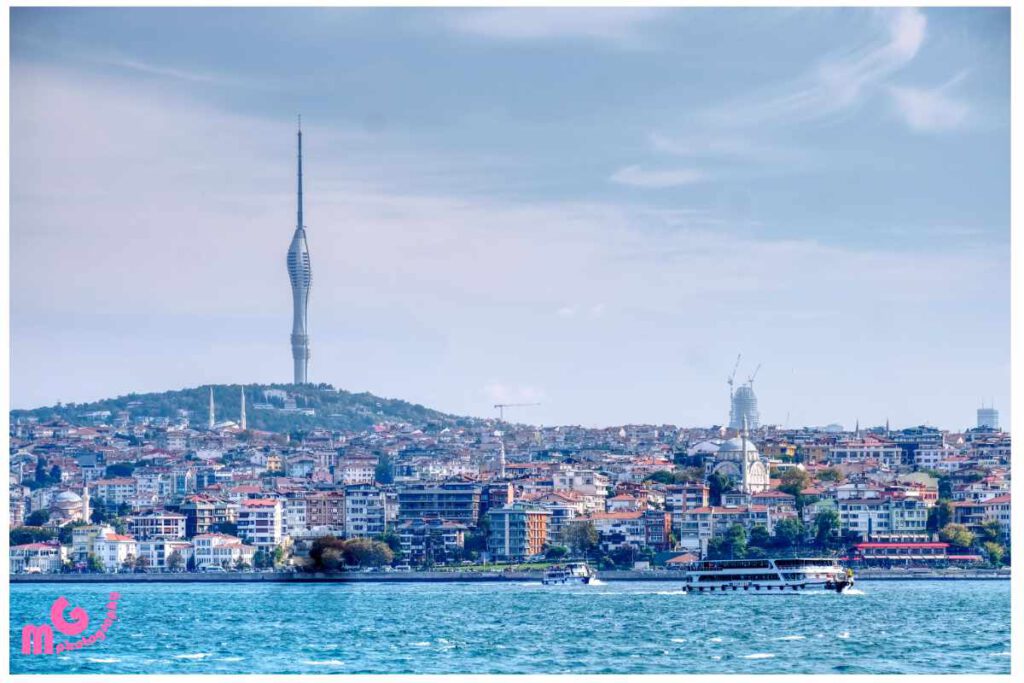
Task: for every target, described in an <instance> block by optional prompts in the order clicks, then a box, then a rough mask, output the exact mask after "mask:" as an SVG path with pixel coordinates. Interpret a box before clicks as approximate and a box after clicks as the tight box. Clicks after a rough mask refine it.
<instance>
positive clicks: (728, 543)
mask: <svg viewBox="0 0 1024 683" xmlns="http://www.w3.org/2000/svg"><path fill="white" fill-rule="evenodd" d="M725 549H726V550H727V551H728V553H729V556H730V557H738V558H742V557H743V556H744V555H745V554H746V552H747V530H746V529H744V528H743V525H742V524H733V525H732V526H731V527H729V529H728V531H726V532H725Z"/></svg>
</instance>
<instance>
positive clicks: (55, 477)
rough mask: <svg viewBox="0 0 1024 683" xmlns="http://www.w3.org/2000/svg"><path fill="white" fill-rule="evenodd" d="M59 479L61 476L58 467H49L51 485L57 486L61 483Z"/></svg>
mask: <svg viewBox="0 0 1024 683" xmlns="http://www.w3.org/2000/svg"><path fill="white" fill-rule="evenodd" d="M61 478H62V475H61V471H60V467H59V466H57V465H54V466H53V467H51V468H50V483H51V484H59V483H60V482H61Z"/></svg>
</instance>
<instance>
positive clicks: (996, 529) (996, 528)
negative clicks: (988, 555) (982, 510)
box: [981, 519, 1003, 544]
mask: <svg viewBox="0 0 1024 683" xmlns="http://www.w3.org/2000/svg"><path fill="white" fill-rule="evenodd" d="M1002 537H1003V525H1002V524H1000V523H999V520H997V519H990V520H988V521H987V522H984V523H982V525H981V540H982V541H984V542H986V543H996V544H998V543H999V541H1000V540H1001V539H1002Z"/></svg>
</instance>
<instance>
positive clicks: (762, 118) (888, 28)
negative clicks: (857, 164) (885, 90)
mask: <svg viewBox="0 0 1024 683" xmlns="http://www.w3.org/2000/svg"><path fill="white" fill-rule="evenodd" d="M876 16H878V17H880V18H881V19H882V22H883V27H884V33H883V35H882V36H881V37H880V38H879V39H878V40H875V41H873V42H872V43H870V44H868V45H864V46H862V47H860V48H857V49H854V50H851V51H847V52H846V53H845V54H842V55H836V56H832V57H829V58H826V59H824V60H822V61H821V62H820V63H819V64H818V65H817V66H816V67H815V68H814V69H813V70H812V71H811V72H809V73H807V74H805V75H803V76H802V77H800V78H798V79H797V80H796V81H792V82H789V83H785V84H783V85H781V86H779V87H777V88H776V92H774V93H773V92H770V91H769V92H767V93H762V94H761V95H759V96H756V97H751V98H747V99H744V100H740V101H736V102H733V103H731V104H729V105H727V106H720V107H715V108H713V109H712V110H710V111H708V112H706V117H707V118H708V119H709V120H710V121H714V122H716V123H724V124H729V125H741V126H748V125H749V126H754V125H759V124H764V123H789V124H793V123H802V122H807V121H813V120H816V119H822V118H826V117H830V116H834V115H837V114H839V113H842V112H844V111H845V110H848V109H850V108H851V107H853V106H855V105H857V104H859V103H860V102H861V101H862V100H863V99H864V97H865V96H866V95H867V94H868V93H870V92H872V90H873V88H875V86H877V85H879V84H880V83H881V82H883V81H884V79H886V78H887V77H889V76H891V75H892V74H894V73H896V72H897V71H899V70H900V69H902V68H903V67H904V66H906V65H907V64H908V63H910V62H911V60H913V59H914V57H915V56H917V53H918V51H919V50H920V49H921V46H922V45H923V44H924V40H925V36H926V33H927V26H928V20H927V18H926V17H925V15H924V14H923V13H922V12H921V11H920V10H919V9H916V8H900V9H896V10H876Z"/></svg>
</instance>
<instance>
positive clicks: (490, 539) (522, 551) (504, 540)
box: [487, 502, 551, 562]
mask: <svg viewBox="0 0 1024 683" xmlns="http://www.w3.org/2000/svg"><path fill="white" fill-rule="evenodd" d="M550 517H551V513H550V512H548V511H547V510H545V509H544V508H542V507H540V506H538V505H530V504H527V503H522V502H516V503H511V504H509V505H506V506H504V507H501V508H491V509H490V510H488V511H487V518H488V521H489V523H490V533H489V534H488V536H487V550H488V552H489V553H490V554H491V556H492V557H494V558H495V559H496V560H499V561H505V562H510V561H512V562H514V561H521V560H525V559H528V558H531V557H536V556H539V555H541V554H542V553H543V552H544V545H545V544H546V543H547V540H548V534H547V526H548V519H549V518H550Z"/></svg>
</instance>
